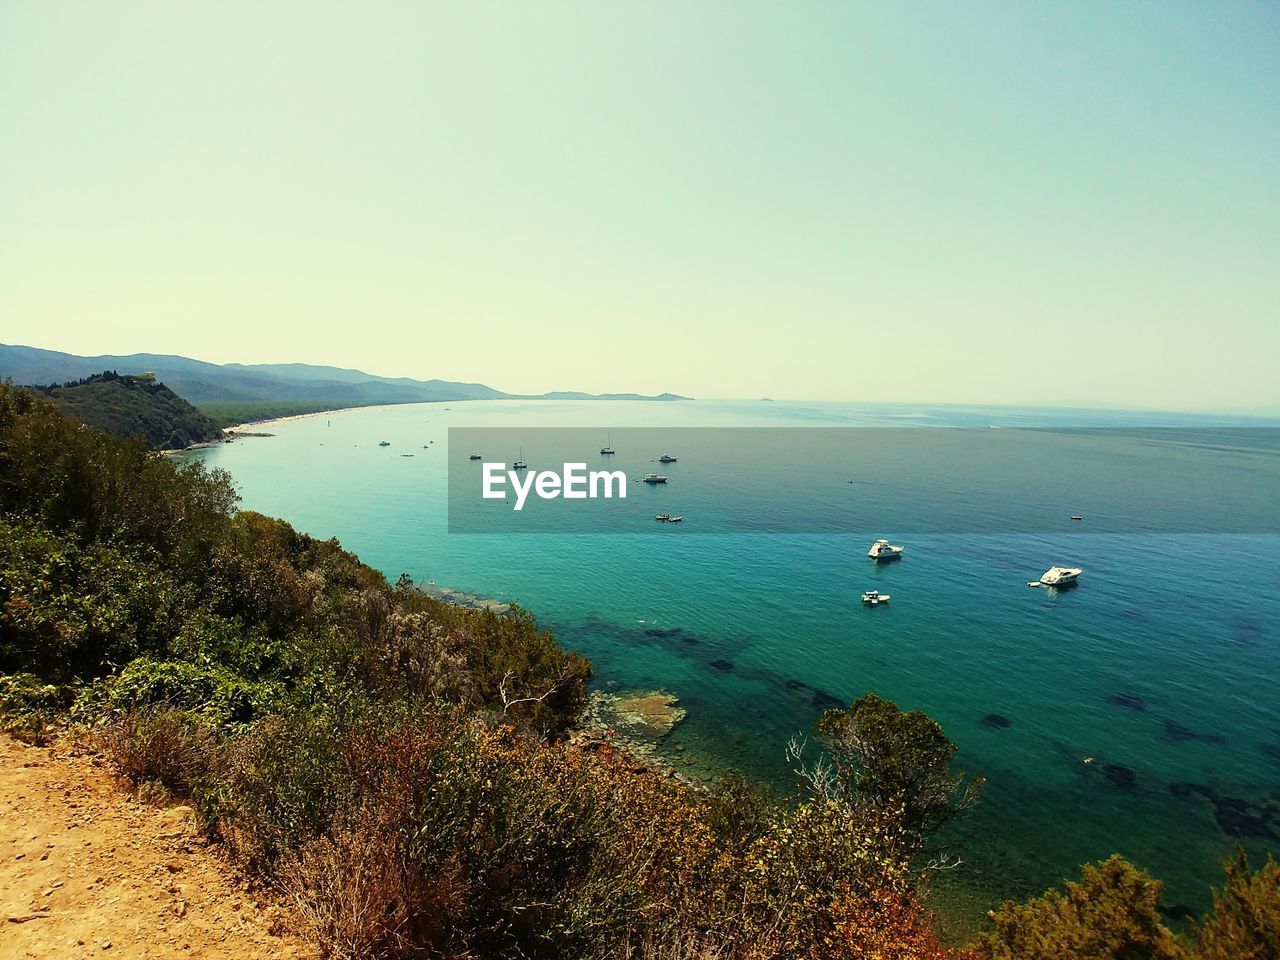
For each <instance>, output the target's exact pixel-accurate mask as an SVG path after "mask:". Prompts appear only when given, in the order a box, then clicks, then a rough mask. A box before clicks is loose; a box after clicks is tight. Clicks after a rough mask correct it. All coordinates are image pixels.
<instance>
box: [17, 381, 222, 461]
mask: <svg viewBox="0 0 1280 960" xmlns="http://www.w3.org/2000/svg"><path fill="white" fill-rule="evenodd" d="M32 389H34V390H36V391H37V392H39V393H42V394H44V395H45V396H47V397H49V398H50V399H52V400H53V402H54V403H56V404H57V405H58V406H59V407H61V408H62V409H63V410H65V411H66V412H67V413H69V414H71V415H72V416H73V417H75V418H76V419H77V420H79V421H80V422H81V423H86V424H88V425H89V426H91V427H97V428H98V429H100V430H106V431H107V432H108V433H114V434H115V435H116V436H118V437H134V436H138V437H142V439H143V440H145V441H146V442H147V443H148V444H150V445H151V446H153V447H156V448H157V449H160V450H182V449H184V448H186V447H189V446H191V445H192V444H193V443H201V442H205V441H209V440H216V439H218V437H220V436H221V435H222V432H221V430H219V429H218V424H217V423H215V422H214V420H213V418H211V417H209V416H208V415H207V414H205V413H202V412H201V411H200V410H197V409H196V408H195V407H194V406H192V405H191V404H190V403H188V402H187V401H186V400H184V399H182V397H180V396H178V395H177V394H176V393H174V392H173V391H172V390H170V389H169V388H168V387H166V386H165V385H164V384H163V383H159V382H157V381H156V379H155V378H154V377H151V376H147V375H145V374H144V375H140V376H129V375H123V376H122V375H121V374H118V373H116V372H115V371H114V370H107V371H105V372H103V373H99V374H95V375H93V376H91V377H85V378H83V379H80V380H71V381H68V382H66V383H55V384H52V385H51V386H46V387H34V388H32Z"/></svg>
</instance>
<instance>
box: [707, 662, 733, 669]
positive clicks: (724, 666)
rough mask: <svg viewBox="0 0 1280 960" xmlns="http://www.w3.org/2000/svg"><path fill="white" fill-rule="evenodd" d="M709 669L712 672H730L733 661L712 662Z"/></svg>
mask: <svg viewBox="0 0 1280 960" xmlns="http://www.w3.org/2000/svg"><path fill="white" fill-rule="evenodd" d="M711 667H712V669H713V670H732V669H733V661H732V660H712V661H711Z"/></svg>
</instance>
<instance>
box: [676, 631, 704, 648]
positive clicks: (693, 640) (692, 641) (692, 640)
mask: <svg viewBox="0 0 1280 960" xmlns="http://www.w3.org/2000/svg"><path fill="white" fill-rule="evenodd" d="M680 642H681V643H687V644H688V645H689V646H691V647H696V646H697V645H698V644H699V643H701V642H702V641H700V640H699V639H698V638H697V637H695V636H692V635H690V634H687V633H686V634H685V635H684V636H682V637H681V638H680Z"/></svg>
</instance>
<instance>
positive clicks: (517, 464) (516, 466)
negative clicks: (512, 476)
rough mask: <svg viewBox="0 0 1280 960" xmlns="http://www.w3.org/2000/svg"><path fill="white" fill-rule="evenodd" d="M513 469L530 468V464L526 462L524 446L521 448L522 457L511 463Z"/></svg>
mask: <svg viewBox="0 0 1280 960" xmlns="http://www.w3.org/2000/svg"><path fill="white" fill-rule="evenodd" d="M511 469H512V470H528V469H529V465H528V464H527V463H525V462H524V447H521V448H520V459H519V460H517V461H516V462H515V463H513V464H512V465H511Z"/></svg>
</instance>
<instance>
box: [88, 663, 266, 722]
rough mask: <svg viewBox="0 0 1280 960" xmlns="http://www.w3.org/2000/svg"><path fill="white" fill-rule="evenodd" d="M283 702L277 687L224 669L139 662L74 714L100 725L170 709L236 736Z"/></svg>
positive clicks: (104, 683)
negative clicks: (150, 710) (156, 709)
mask: <svg viewBox="0 0 1280 960" xmlns="http://www.w3.org/2000/svg"><path fill="white" fill-rule="evenodd" d="M282 698H283V694H282V692H281V690H280V689H279V688H278V687H277V686H275V685H273V684H270V683H267V682H253V681H249V680H245V679H244V678H243V677H240V676H238V675H236V674H234V673H232V672H231V671H230V670H227V669H225V668H224V667H220V666H212V665H202V664H195V663H187V662H184V661H180V660H179V661H167V660H150V659H147V658H145V657H139V658H138V659H136V660H134V661H132V662H131V663H130V664H129V665H128V666H126V667H125V668H124V669H123V670H122V671H120V673H119V674H117V675H116V676H114V677H107V678H104V679H102V680H100V681H98V683H96V684H95V685H93V686H92V687H89V688H87V689H86V690H85V692H84V693H83V694H82V695H81V697H80V698H79V700H78V701H77V703H76V705H75V711H76V715H77V717H78V718H80V719H84V720H87V721H94V720H97V721H98V722H101V721H102V720H104V719H111V718H113V717H119V716H123V715H125V714H129V713H134V712H136V711H138V710H145V709H146V708H148V707H154V706H168V707H173V708H176V709H181V710H183V711H187V712H190V713H192V714H198V715H199V716H200V717H201V718H202V720H203V721H204V722H205V723H206V725H208V726H209V727H211V728H212V729H215V730H235V729H240V728H243V727H244V726H245V725H247V724H249V723H250V722H252V721H253V719H254V718H255V717H257V716H260V715H263V714H265V713H267V712H270V710H271V709H272V708H273V707H274V706H275V705H276V704H277V703H278V702H279V701H280V700H281V699H282Z"/></svg>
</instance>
